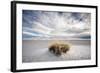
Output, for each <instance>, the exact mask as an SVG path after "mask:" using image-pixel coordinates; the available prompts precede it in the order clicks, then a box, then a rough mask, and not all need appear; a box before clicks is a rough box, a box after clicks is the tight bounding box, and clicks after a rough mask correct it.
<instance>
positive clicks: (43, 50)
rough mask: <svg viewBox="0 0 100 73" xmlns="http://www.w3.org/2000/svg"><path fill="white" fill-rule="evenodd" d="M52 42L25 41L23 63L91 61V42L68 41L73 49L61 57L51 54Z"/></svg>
mask: <svg viewBox="0 0 100 73" xmlns="http://www.w3.org/2000/svg"><path fill="white" fill-rule="evenodd" d="M50 42H52V40H23V48H22V61H23V63H28V62H45V61H67V60H86V59H91V47H90V46H91V45H90V40H66V41H65V42H68V43H70V44H71V48H70V50H69V51H68V52H67V53H66V54H62V55H61V56H55V55H54V54H52V53H51V52H49V50H48V46H49V44H50Z"/></svg>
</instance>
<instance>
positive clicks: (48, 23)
mask: <svg viewBox="0 0 100 73" xmlns="http://www.w3.org/2000/svg"><path fill="white" fill-rule="evenodd" d="M90 27H91V14H90V13H77V12H55V11H34V10H23V14H22V29H23V34H22V35H23V39H28V38H34V37H49V38H50V37H66V38H77V39H90V37H91V36H90V35H91V34H90V31H91V28H90Z"/></svg>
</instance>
